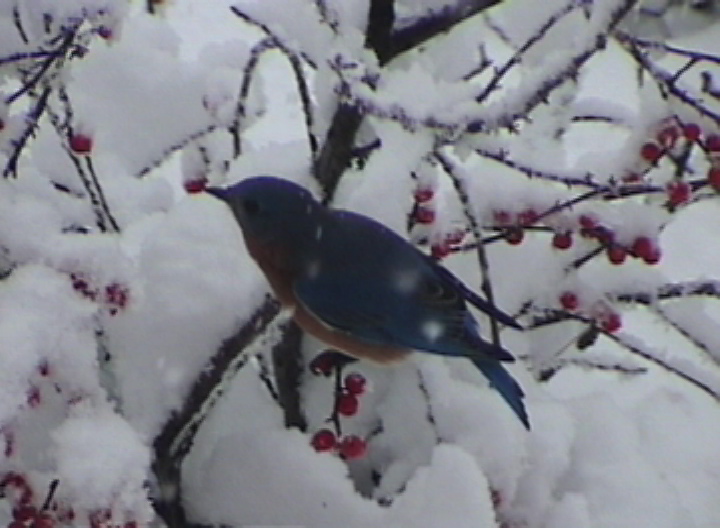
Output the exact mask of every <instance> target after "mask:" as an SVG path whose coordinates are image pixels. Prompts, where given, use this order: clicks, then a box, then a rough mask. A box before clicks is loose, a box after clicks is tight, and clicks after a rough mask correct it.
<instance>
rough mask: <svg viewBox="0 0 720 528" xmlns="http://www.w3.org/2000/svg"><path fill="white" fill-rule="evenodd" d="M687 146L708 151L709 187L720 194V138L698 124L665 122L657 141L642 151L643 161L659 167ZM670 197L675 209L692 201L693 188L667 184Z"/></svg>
mask: <svg viewBox="0 0 720 528" xmlns="http://www.w3.org/2000/svg"><path fill="white" fill-rule="evenodd" d="M687 145H699V146H700V148H702V149H703V150H704V151H705V153H706V155H707V159H708V161H709V163H710V168H709V169H708V173H707V181H708V184H709V185H710V186H711V187H712V188H713V189H714V190H716V191H718V192H720V134H718V133H712V132H710V133H707V132H706V131H703V130H702V128H701V127H700V126H699V125H697V124H696V123H680V122H679V121H678V120H677V119H675V118H670V119H667V120H665V121H663V122H662V123H661V124H660V126H659V127H658V129H657V132H656V134H655V137H654V138H653V139H652V140H650V141H647V142H646V143H644V144H643V145H642V147H640V157H641V158H642V159H643V160H644V161H646V162H648V163H650V164H652V165H656V164H657V163H658V162H659V161H660V160H661V159H662V157H663V156H665V155H666V154H668V153H673V152H675V149H677V148H678V147H681V148H684V147H685V146H687ZM626 181H628V180H626ZM667 194H668V204H669V205H670V206H672V207H676V206H678V205H681V204H683V203H687V202H688V201H690V197H691V195H692V188H691V187H690V185H689V184H688V183H686V182H682V181H675V182H671V183H670V184H668V187H667Z"/></svg>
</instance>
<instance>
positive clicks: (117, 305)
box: [105, 282, 130, 313]
mask: <svg viewBox="0 0 720 528" xmlns="http://www.w3.org/2000/svg"><path fill="white" fill-rule="evenodd" d="M129 298H130V292H129V291H128V289H127V288H126V287H124V286H122V285H121V284H119V283H117V282H113V283H111V284H109V285H108V286H107V287H106V288H105V302H106V303H107V304H109V305H110V306H111V307H112V308H111V313H113V309H114V310H115V312H117V310H122V309H124V308H126V307H127V303H128V299H129Z"/></svg>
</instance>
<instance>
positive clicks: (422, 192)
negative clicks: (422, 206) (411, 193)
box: [415, 187, 435, 203]
mask: <svg viewBox="0 0 720 528" xmlns="http://www.w3.org/2000/svg"><path fill="white" fill-rule="evenodd" d="M434 197H435V189H432V188H430V187H420V188H418V189H416V190H415V201H416V202H417V203H425V202H429V201H430V200H432V199H433V198H434Z"/></svg>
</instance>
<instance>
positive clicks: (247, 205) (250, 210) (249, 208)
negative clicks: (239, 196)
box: [243, 198, 260, 215]
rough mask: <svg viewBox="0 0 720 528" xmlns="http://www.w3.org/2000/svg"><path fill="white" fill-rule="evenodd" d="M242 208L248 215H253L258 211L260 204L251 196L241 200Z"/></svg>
mask: <svg viewBox="0 0 720 528" xmlns="http://www.w3.org/2000/svg"><path fill="white" fill-rule="evenodd" d="M243 208H244V209H245V211H246V212H247V214H250V215H254V214H257V213H258V212H260V204H259V203H258V201H257V200H253V199H252V198H248V199H246V200H243Z"/></svg>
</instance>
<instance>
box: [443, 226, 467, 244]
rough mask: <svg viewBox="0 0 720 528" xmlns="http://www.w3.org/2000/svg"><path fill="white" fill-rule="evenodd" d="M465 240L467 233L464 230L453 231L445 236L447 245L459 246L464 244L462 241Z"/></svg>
mask: <svg viewBox="0 0 720 528" xmlns="http://www.w3.org/2000/svg"><path fill="white" fill-rule="evenodd" d="M464 239H465V231H464V230H462V229H457V230H456V231H451V232H450V233H448V234H447V235H445V243H446V244H449V245H452V246H454V245H457V244H460V243H462V241H463V240H464Z"/></svg>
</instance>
